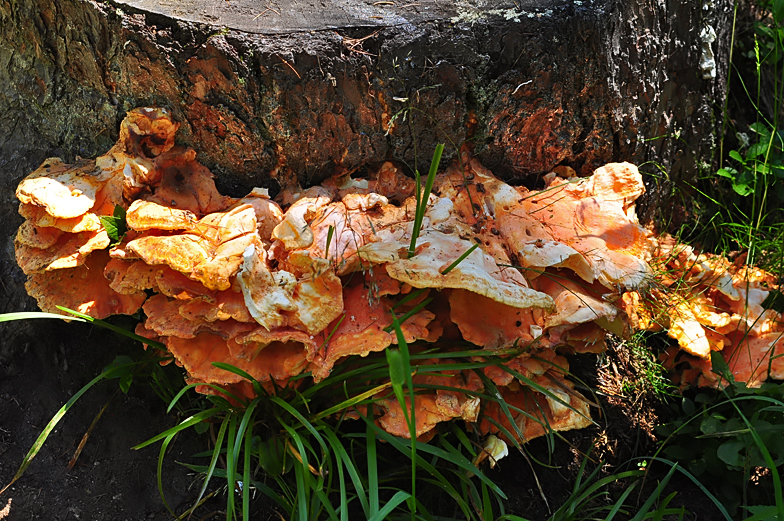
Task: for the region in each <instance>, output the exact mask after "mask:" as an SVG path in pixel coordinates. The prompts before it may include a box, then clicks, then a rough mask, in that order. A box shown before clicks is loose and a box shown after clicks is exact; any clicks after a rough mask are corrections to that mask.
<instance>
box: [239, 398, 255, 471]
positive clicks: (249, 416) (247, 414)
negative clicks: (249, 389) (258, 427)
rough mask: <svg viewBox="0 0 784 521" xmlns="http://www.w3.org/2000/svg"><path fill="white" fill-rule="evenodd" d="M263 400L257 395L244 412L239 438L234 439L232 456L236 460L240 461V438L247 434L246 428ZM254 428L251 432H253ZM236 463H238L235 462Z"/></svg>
mask: <svg viewBox="0 0 784 521" xmlns="http://www.w3.org/2000/svg"><path fill="white" fill-rule="evenodd" d="M260 400H261V398H260V397H258V396H257V397H256V398H254V399H253V401H252V402H250V405H248V407H247V408H246V409H245V412H244V413H243V414H242V421H241V422H240V426H239V428H238V429H237V438H236V439H235V441H234V453H233V454H232V458H233V459H234V461H235V462H237V461H239V451H240V447H241V445H240V440H242V438H243V437H244V436H245V430H246V429H247V428H248V424H249V423H251V421H252V420H253V411H254V410H255V409H256V406H257V405H258V404H259V401H260ZM252 430H253V429H252V428H251V430H250V431H249V432H252ZM235 464H236V463H235Z"/></svg>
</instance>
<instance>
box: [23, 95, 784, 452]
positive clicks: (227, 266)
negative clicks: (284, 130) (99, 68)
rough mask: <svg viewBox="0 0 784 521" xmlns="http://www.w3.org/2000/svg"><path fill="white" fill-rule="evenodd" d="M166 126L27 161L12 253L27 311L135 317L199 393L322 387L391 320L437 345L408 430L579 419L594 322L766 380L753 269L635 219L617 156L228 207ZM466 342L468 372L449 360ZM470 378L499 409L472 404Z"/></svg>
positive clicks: (379, 343)
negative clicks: (256, 385)
mask: <svg viewBox="0 0 784 521" xmlns="http://www.w3.org/2000/svg"><path fill="white" fill-rule="evenodd" d="M177 128H178V125H177V124H176V123H175V122H173V121H172V120H171V117H170V115H169V113H168V112H167V111H165V110H164V109H150V108H142V109H136V110H133V111H131V112H129V113H128V117H127V118H126V119H125V120H124V121H123V123H122V125H121V128H120V137H119V140H118V142H117V144H116V145H115V146H114V147H113V148H112V149H111V150H110V151H109V152H107V153H106V154H105V155H104V156H101V157H99V158H97V159H96V160H94V161H92V160H80V161H79V162H78V163H76V164H74V165H66V164H64V163H63V162H62V161H60V160H59V159H48V160H47V161H45V162H44V163H43V164H42V165H41V167H40V168H38V169H37V170H36V171H35V172H33V173H32V174H30V175H29V176H28V177H27V178H25V179H24V180H23V181H22V182H21V183H20V185H19V188H18V189H17V198H18V199H19V201H20V203H21V204H20V213H21V215H22V216H23V217H24V218H25V219H26V220H25V221H24V223H23V224H22V226H21V227H20V229H19V232H18V234H17V237H16V240H15V246H16V256H17V261H18V263H19V265H20V266H21V268H22V270H23V271H24V273H25V274H26V275H28V282H27V285H26V287H27V290H28V292H29V293H30V295H32V296H33V297H35V298H36V299H37V301H38V305H39V306H40V308H41V309H43V310H46V311H52V312H57V308H56V307H55V306H56V305H64V306H67V307H69V308H72V309H77V310H79V311H82V312H84V313H88V314H90V315H92V316H93V317H95V318H104V317H107V316H109V315H113V314H133V313H136V312H138V311H139V310H140V309H141V310H142V311H143V314H144V322H143V324H140V325H139V326H138V327H137V332H138V333H139V334H141V335H142V336H145V337H148V338H151V339H156V340H158V341H160V342H162V343H163V344H165V345H166V347H167V348H168V350H169V352H170V353H171V355H172V357H173V358H174V361H175V362H176V363H177V364H179V365H181V366H182V367H184V369H185V370H186V371H187V373H188V381H189V382H192V383H197V384H211V385H212V386H213V387H210V386H207V385H201V386H199V387H197V389H199V390H200V392H205V393H215V392H217V391H216V390H215V389H216V388H215V387H214V386H222V387H223V388H224V389H226V390H229V391H230V392H231V393H232V394H233V395H236V396H243V395H244V396H251V395H252V393H253V386H251V385H249V384H248V382H247V381H244V380H243V379H242V378H241V377H240V376H239V375H238V374H236V373H233V372H229V371H226V370H224V369H220V368H218V367H216V366H214V365H213V363H214V362H222V363H227V364H231V365H234V366H235V367H237V368H239V369H241V370H242V371H245V372H246V373H248V374H250V375H251V376H252V377H253V378H255V379H256V380H258V381H259V382H262V383H270V384H274V385H285V383H286V382H287V381H288V380H289V379H291V378H292V377H298V379H297V382H296V385H302V384H303V382H307V381H308V380H307V379H305V380H303V378H305V377H310V378H312V380H311V381H319V380H323V379H325V378H327V377H328V376H329V375H330V374H331V372H332V371H333V369H334V367H335V365H336V363H338V362H339V361H341V360H343V359H345V358H346V357H350V356H354V357H357V356H358V357H366V356H368V355H369V354H370V353H374V352H381V351H384V350H385V349H388V348H389V347H390V346H392V345H393V344H395V343H397V342H398V335H396V333H395V331H394V329H393V322H394V321H393V319H395V318H396V319H397V320H399V321H400V322H401V324H400V333H401V334H402V337H403V338H404V339H405V340H406V342H407V343H411V344H412V352H414V353H422V352H424V351H425V350H427V352H428V353H430V352H441V355H440V356H434V357H432V358H430V359H428V360H427V361H426V362H423V365H420V366H419V367H420V370H421V371H422V372H421V373H418V374H415V375H414V383H415V385H420V386H422V389H420V391H421V392H420V393H419V394H417V395H416V396H415V398H414V407H415V411H416V435H417V436H418V437H420V439H428V438H429V437H430V436H432V435H433V434H434V433H435V430H434V429H435V427H436V426H437V425H438V423H440V422H443V421H449V420H451V419H454V418H462V419H463V420H464V421H466V422H467V423H469V424H470V425H471V426H472V428H474V429H476V430H478V432H480V433H482V434H487V435H498V436H500V437H501V438H502V439H506V440H507V441H527V440H529V439H531V438H534V437H536V436H540V435H542V434H545V433H546V432H547V431H548V430H549V429H555V430H566V429H574V428H581V427H585V426H587V425H589V424H590V423H591V418H590V409H589V405H590V402H589V401H588V400H587V399H586V398H585V397H583V396H582V395H581V394H580V393H579V392H578V391H577V390H576V389H575V386H574V384H572V383H571V382H570V381H569V379H568V378H567V375H568V372H569V365H568V361H567V359H566V358H565V357H564V356H563V355H564V354H571V353H575V352H579V353H584V352H601V351H602V350H603V349H604V348H605V340H604V339H605V336H606V335H607V334H608V332H613V333H616V334H624V333H628V332H629V331H631V330H633V329H650V330H653V329H657V328H658V329H661V328H665V329H667V330H668V333H669V335H670V336H671V337H673V338H674V339H675V340H676V341H677V343H678V347H677V348H673V351H672V352H670V353H668V355H667V363H668V364H669V365H670V366H671V367H673V368H678V369H680V373H679V376H677V378H680V380H679V381H680V383H682V384H697V385H713V386H716V385H720V382H719V379H718V378H717V377H716V375H714V374H713V373H712V372H711V364H710V362H709V358H710V352H711V351H721V353H722V354H723V355H724V357H725V358H726V359H727V360H728V363H729V367H730V369H731V370H732V371H733V373H734V374H735V378H736V379H743V380H746V381H748V382H749V383H750V385H758V384H759V383H761V382H762V381H764V380H765V379H766V378H768V377H773V378H782V376H784V362H782V360H784V357H780V355H781V354H782V352H784V341H783V340H782V335H784V322H783V321H782V317H781V315H780V314H778V313H776V312H775V311H772V310H769V309H765V308H764V306H763V302H764V300H765V298H766V297H767V296H768V295H769V294H770V292H771V291H774V290H777V289H778V287H777V286H776V285H775V283H774V281H773V280H772V278H771V277H770V276H769V275H768V274H766V273H764V272H762V271H760V270H755V269H752V268H746V267H743V266H742V265H741V264H739V263H738V262H736V263H735V264H730V263H729V262H727V261H726V260H723V259H720V258H718V257H712V256H707V255H699V254H697V253H695V252H693V251H692V250H691V249H690V248H688V247H684V246H682V245H678V244H676V243H675V241H674V240H673V239H672V238H670V237H664V238H658V239H657V238H656V237H654V236H653V234H652V233H651V232H650V231H649V230H647V229H646V228H644V227H642V226H640V225H639V223H638V222H637V218H636V215H635V210H634V201H635V199H636V198H637V197H639V196H640V195H641V194H642V193H643V191H644V185H643V183H642V177H641V176H640V174H639V172H638V171H637V169H636V168H635V167H634V166H633V165H631V164H628V163H620V164H609V165H606V166H604V167H602V168H599V169H598V170H596V171H595V172H594V174H593V175H592V176H590V177H588V178H577V177H570V178H562V177H559V176H558V175H557V174H556V173H551V174H548V175H547V176H545V181H546V183H547V184H546V187H545V188H544V189H542V190H528V189H526V188H522V187H514V186H510V185H508V184H506V183H504V182H502V181H501V180H499V179H498V178H496V177H495V176H494V175H493V174H492V172H490V171H489V170H488V169H486V168H485V167H483V166H482V165H481V164H479V162H478V161H477V160H476V159H473V158H471V157H470V156H469V154H468V153H467V152H466V151H463V157H462V158H461V159H462V160H461V161H459V162H455V163H454V164H453V165H451V166H450V167H448V168H447V169H446V170H445V171H444V172H442V173H441V174H438V175H437V176H436V178H435V179H434V182H433V185H432V186H433V191H432V193H431V194H430V195H429V197H428V198H427V199H426V200H423V201H421V202H420V205H424V207H423V208H420V207H418V204H417V202H418V197H419V196H418V195H415V193H416V194H419V191H418V190H417V187H416V184H415V183H414V181H412V180H411V179H409V178H407V177H406V176H405V175H403V173H402V172H401V171H400V170H399V169H398V168H396V167H395V166H394V165H393V164H392V163H384V164H383V165H381V167H380V168H379V169H378V171H376V172H375V173H373V174H371V175H370V178H369V179H364V180H363V179H352V178H351V177H350V176H349V175H347V173H346V172H341V173H340V174H339V175H338V176H335V177H333V178H331V179H327V180H326V181H325V182H324V183H322V185H321V186H314V187H310V188H308V189H306V190H303V189H301V188H299V187H293V188H288V189H285V190H284V191H283V192H281V193H280V194H278V196H277V198H276V200H272V199H270V198H269V196H268V194H267V192H266V191H265V190H262V189H258V188H257V189H254V190H253V191H251V193H250V194H248V195H247V196H246V197H244V198H241V199H234V198H231V197H227V196H223V195H221V194H220V193H219V192H218V191H217V189H216V188H215V184H214V182H213V179H212V174H211V173H210V172H209V170H207V169H206V168H205V167H204V166H202V165H200V164H199V163H198V162H197V161H196V153H195V152H194V151H193V150H190V149H186V148H182V147H178V146H176V145H175V143H174V137H175V132H176V130H177ZM558 171H559V172H565V171H566V170H565V169H560V170H558ZM276 201H277V202H276ZM117 207H120V208H122V209H124V211H125V219H124V223H122V224H123V225H124V226H120V225H119V224H118V223H117V219H119V217H118V215H122V212H119V213H118V211H117V210H116V209H117ZM420 226H421V229H420V228H419V227H420ZM125 227H127V231H123V230H125ZM414 233H418V237H417V238H416V240H415V241H414V244H413V246H412V248H413V252H412V251H409V246H411V244H410V243H411V239H412V235H413V234H414ZM412 253H413V254H412ZM665 268H666V269H665ZM461 342H462V343H461ZM466 342H467V343H468V344H470V345H471V346H472V347H471V351H470V352H471V353H472V354H471V355H470V361H471V362H475V363H477V364H478V365H477V367H479V369H473V370H468V369H463V368H461V369H449V367H450V365H449V364H450V363H451V364H452V366H454V365H455V364H454V361H453V360H450V358H449V357H452V356H455V358H457V357H458V356H457V353H459V352H460V350H461V349H463V351H462V352H465V350H464V346H465V345H466ZM678 350H680V351H678ZM676 351H677V352H676ZM453 354H454V355H453ZM423 356H424V355H423ZM428 356H430V355H428ZM463 356H464V355H463ZM351 363H362V359H361V358H356V359H355V361H354V362H351ZM457 365H458V366H460V364H457ZM425 367H427V370H425V369H424V368H425ZM461 367H462V366H461ZM491 383H492V385H494V386H496V387H497V388H498V391H499V392H500V394H501V395H502V396H503V397H504V399H505V400H506V401H507V403H509V404H510V406H511V409H512V410H513V413H512V414H511V415H510V414H509V410H506V411H504V410H503V409H502V408H501V407H500V406H499V405H498V403H497V402H494V401H490V400H488V401H486V402H482V401H481V400H480V397H481V396H482V394H483V393H484V392H487V390H486V387H487V386H488V385H490V384H491ZM374 384H377V385H382V386H383V384H384V382H383V381H381V382H375V383H374ZM274 385H273V386H272V387H269V389H270V390H273V391H274ZM265 388H267V387H265ZM436 389H437V390H436ZM406 400H408V401H407V402H406V403H405V404H401V403H399V402H398V401H397V399H396V398H395V397H394V395H393V394H391V393H390V392H389V390H388V389H387V390H386V391H384V392H380V393H378V394H377V395H376V396H375V398H374V400H373V403H375V405H374V407H375V409H376V410H375V412H376V414H375V415H374V416H375V417H376V418H377V420H376V421H377V422H378V424H379V425H380V426H381V427H382V428H384V429H386V430H388V431H389V432H391V433H393V434H395V435H399V436H403V437H407V436H410V432H409V429H408V426H407V425H406V423H405V420H404V416H405V415H403V414H402V409H401V408H402V407H403V406H406V407H409V406H411V403H410V397H409V398H406ZM510 438H513V439H510ZM488 439H494V438H488ZM502 452H503V451H501V452H499V454H500V453H502Z"/></svg>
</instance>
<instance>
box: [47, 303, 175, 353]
mask: <svg viewBox="0 0 784 521" xmlns="http://www.w3.org/2000/svg"><path fill="white" fill-rule="evenodd" d="M56 307H57V309H59V310H60V311H65V312H66V313H70V314H72V315H74V316H76V317H79V318H81V319H82V320H84V321H85V322H90V323H91V324H95V325H96V326H99V327H102V328H104V329H108V330H110V331H114V332H115V333H118V334H120V335H122V336H124V337H127V338H130V339H133V340H136V341H138V342H141V343H142V344H147V345H148V346H150V347H152V348H155V349H159V350H161V351H166V346H165V345H163V344H162V343H160V342H156V341H155V340H150V339H149V338H146V337H143V336H140V335H137V334H136V333H131V332H130V331H128V330H127V329H123V328H121V327H118V326H115V325H114V324H110V323H109V322H106V321H104V320H100V319H98V318H93V317H91V316H90V315H85V314H84V313H80V312H78V311H74V310H73V309H68V308H66V307H63V306H56Z"/></svg>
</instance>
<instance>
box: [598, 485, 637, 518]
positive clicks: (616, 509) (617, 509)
mask: <svg viewBox="0 0 784 521" xmlns="http://www.w3.org/2000/svg"><path fill="white" fill-rule="evenodd" d="M636 487H637V481H635V482H634V483H632V484H631V485H630V486H628V487H626V490H624V491H623V494H621V497H619V498H618V501H616V502H615V504H614V505H613V507H612V509H611V510H610V513H609V514H607V518H606V519H605V521H612V520H613V519H614V518H615V516H616V514H618V512H620V510H621V508H623V505H624V504H625V503H626V498H627V497H629V494H631V493H632V490H634V489H635V488H636Z"/></svg>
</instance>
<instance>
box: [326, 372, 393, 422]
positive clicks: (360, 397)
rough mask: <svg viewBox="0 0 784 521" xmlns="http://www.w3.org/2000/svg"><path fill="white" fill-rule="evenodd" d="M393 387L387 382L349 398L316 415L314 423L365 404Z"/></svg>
mask: <svg viewBox="0 0 784 521" xmlns="http://www.w3.org/2000/svg"><path fill="white" fill-rule="evenodd" d="M391 385H392V382H387V383H384V384H381V385H379V386H377V387H373V388H372V389H370V390H368V391H365V392H364V393H362V394H358V395H356V396H354V397H352V398H349V399H348V400H344V401H342V402H340V403H339V404H337V405H334V406H332V407H330V408H329V409H325V410H323V411H321V412H320V413H318V414H316V415H315V416H314V417H313V421H317V420H320V419H322V418H326V417H327V416H331V415H333V414H335V413H338V412H340V411H344V410H346V409H349V408H350V407H353V406H355V405H357V404H358V403H360V402H363V401H365V400H367V399H368V398H371V397H372V396H374V395H376V394H378V393H379V392H381V391H383V390H384V389H386V388H388V387H390V386H391Z"/></svg>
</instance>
